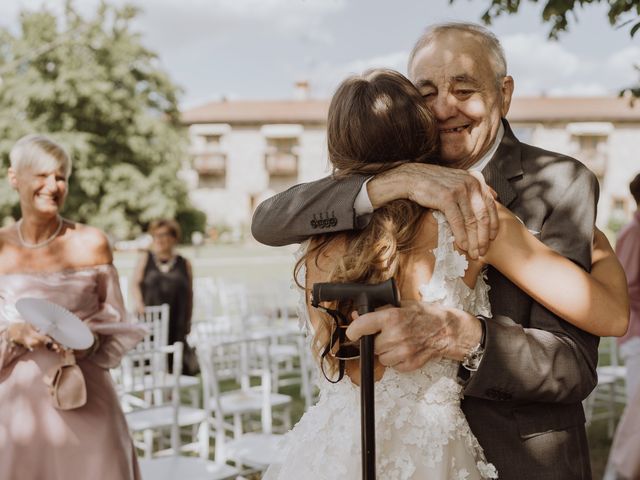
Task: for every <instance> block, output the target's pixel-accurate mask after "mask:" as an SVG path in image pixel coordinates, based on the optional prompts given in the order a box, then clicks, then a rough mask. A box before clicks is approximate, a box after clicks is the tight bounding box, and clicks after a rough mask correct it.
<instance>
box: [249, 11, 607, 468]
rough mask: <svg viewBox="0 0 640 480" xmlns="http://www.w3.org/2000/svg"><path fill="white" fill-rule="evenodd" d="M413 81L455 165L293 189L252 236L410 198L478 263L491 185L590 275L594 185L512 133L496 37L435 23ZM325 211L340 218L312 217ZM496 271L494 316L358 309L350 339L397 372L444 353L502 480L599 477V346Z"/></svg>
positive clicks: (313, 229) (263, 215) (312, 228)
mask: <svg viewBox="0 0 640 480" xmlns="http://www.w3.org/2000/svg"><path fill="white" fill-rule="evenodd" d="M409 76H410V78H411V80H412V81H413V82H414V84H415V85H416V86H417V87H418V89H419V90H420V91H421V92H422V94H423V96H424V98H425V100H426V101H427V103H428V104H429V105H430V106H431V109H432V111H433V113H434V115H435V117H436V119H437V121H438V123H439V126H440V141H441V158H442V164H444V165H446V166H435V165H424V164H407V165H402V166H400V167H397V168H396V169H395V170H391V171H389V172H385V173H384V174H382V175H379V176H376V177H374V178H372V179H367V178H364V177H356V176H354V177H351V178H347V179H345V180H341V181H335V180H333V179H332V178H326V179H322V180H319V181H317V182H313V183H310V184H303V185H298V186H295V187H293V188H291V189H289V190H287V191H286V192H283V193H281V194H279V195H276V196H275V197H273V198H271V199H269V200H267V201H266V202H264V203H263V204H261V205H260V206H259V207H258V209H257V210H256V213H255V215H254V219H253V225H252V230H253V234H254V236H255V238H256V239H258V240H259V241H261V242H263V243H267V244H271V245H283V244H287V243H294V242H297V241H300V240H302V239H305V238H307V237H309V236H311V235H314V234H319V233H324V232H327V231H338V230H345V229H351V228H362V227H364V226H365V225H366V224H367V221H368V217H369V216H370V214H371V212H372V211H373V210H374V209H375V208H376V207H378V206H380V205H383V204H385V203H386V202H389V201H391V200H394V199H397V198H409V199H411V200H414V201H416V202H417V203H420V204H421V205H423V206H425V207H428V208H434V209H438V210H441V211H443V212H444V213H445V215H446V216H447V219H448V220H449V222H450V224H451V226H452V230H453V232H454V235H455V237H456V241H457V243H458V245H459V246H460V247H461V248H462V249H464V250H466V251H467V252H468V255H470V256H471V257H476V256H477V255H482V254H483V253H484V252H485V250H486V247H487V245H488V242H489V240H490V238H493V236H494V235H495V233H496V231H497V227H498V225H497V219H496V214H495V205H494V201H493V197H492V192H491V190H490V189H489V188H488V187H487V184H488V185H489V186H490V187H492V189H493V190H494V191H495V193H496V194H497V198H498V200H499V201H500V202H502V203H503V204H504V205H506V206H507V207H508V208H509V209H510V210H511V211H513V212H514V213H515V214H516V215H518V217H520V218H521V219H522V221H523V222H524V223H525V224H526V225H527V228H529V229H530V230H531V231H532V232H533V233H534V234H536V235H538V236H539V238H540V239H541V240H542V241H543V242H545V243H546V244H547V245H549V246H551V247H552V248H554V249H555V250H557V251H558V252H560V253H562V254H563V255H565V256H567V257H568V258H570V259H572V260H573V261H575V262H576V263H578V264H579V265H581V266H582V267H583V268H585V269H588V268H589V267H590V264H591V238H592V234H593V224H594V219H595V214H596V202H597V196H598V184H597V181H596V179H595V177H594V175H593V174H592V173H591V172H589V171H588V170H587V169H586V168H585V167H584V166H583V165H582V164H581V163H579V162H578V161H576V160H574V159H571V158H568V157H565V156H562V155H559V154H557V153H553V152H547V151H544V150H541V149H538V148H535V147H532V146H530V145H526V144H523V143H521V142H519V141H518V140H517V139H516V138H515V136H514V134H513V132H512V131H511V128H510V127H509V123H508V122H507V121H506V120H505V117H506V115H507V112H508V111H509V106H510V102H511V96H512V93H513V88H514V83H513V79H512V78H511V77H510V76H508V75H507V72H506V61H505V58H504V53H503V50H502V48H501V46H500V44H499V42H498V40H497V39H496V38H495V36H494V35H493V34H491V33H490V32H489V31H487V30H486V29H484V28H483V27H480V26H478V25H474V24H463V23H453V24H442V25H435V26H432V27H431V28H429V29H428V30H427V31H426V33H425V34H424V35H423V36H422V37H421V38H420V39H419V40H418V42H417V44H416V46H415V47H414V49H413V51H412V53H411V56H410V59H409ZM450 167H455V168H450ZM467 170H469V171H467ZM479 172H482V175H480V174H479ZM485 179H486V184H485V182H484V180H485ZM329 212H331V219H332V220H333V221H331V222H317V221H315V222H314V221H313V220H314V218H315V219H317V218H329ZM488 276H489V284H490V286H491V291H490V299H491V305H492V310H493V318H491V319H485V318H477V317H474V316H472V315H470V314H467V313H465V312H463V311H460V310H457V309H452V308H445V307H442V306H436V305H429V304H426V303H424V304H411V305H403V307H401V308H391V309H386V310H382V311H378V312H374V313H371V314H367V315H363V316H362V317H360V318H358V319H357V320H355V321H354V322H352V324H351V326H350V327H349V330H348V332H347V334H348V335H349V337H350V338H352V339H355V338H359V337H360V336H361V335H366V334H373V333H378V335H377V337H376V346H375V349H376V353H377V354H378V355H379V358H380V361H381V362H382V363H383V364H384V365H387V366H392V367H394V368H396V369H398V370H403V371H409V370H413V369H416V368H418V367H420V366H421V365H423V364H424V363H425V362H426V361H428V360H429V359H431V358H434V357H440V356H442V357H446V358H451V359H454V360H458V361H461V362H462V363H461V367H460V373H459V376H460V379H461V381H462V382H464V383H465V391H464V393H465V400H464V401H463V409H464V412H465V414H466V416H467V418H468V420H469V423H470V425H471V428H472V430H473V432H474V433H475V435H476V436H477V438H478V440H479V441H480V444H481V445H482V446H483V447H484V449H485V453H486V455H487V458H488V460H489V461H491V462H493V463H494V464H495V466H496V467H497V469H498V472H499V475H500V478H504V479H510V480H511V479H518V480H519V479H540V480H543V479H544V480H549V479H562V480H569V479H585V478H591V471H590V465H589V452H588V445H587V440H586V433H585V428H584V421H585V419H584V413H583V410H582V405H581V401H582V400H583V399H584V398H585V397H586V396H587V395H588V394H589V392H591V390H592V389H593V388H594V386H595V385H596V373H595V368H596V362H597V349H598V339H597V338H596V337H594V336H592V335H589V334H587V333H585V332H583V331H581V330H579V329H577V328H575V327H573V326H571V325H569V324H568V323H566V322H564V321H563V320H561V319H559V318H558V317H556V316H555V315H554V314H552V313H551V312H549V311H548V310H546V309H545V308H543V307H542V306H540V305H539V304H537V303H535V302H534V301H533V300H532V299H531V298H530V297H528V296H527V295H526V294H525V293H524V292H523V291H521V290H519V289H518V288H517V287H515V286H514V285H513V284H512V283H511V282H509V281H508V280H507V279H506V278H505V277H503V276H502V275H501V274H500V273H499V272H497V271H495V270H493V269H489V272H488Z"/></svg>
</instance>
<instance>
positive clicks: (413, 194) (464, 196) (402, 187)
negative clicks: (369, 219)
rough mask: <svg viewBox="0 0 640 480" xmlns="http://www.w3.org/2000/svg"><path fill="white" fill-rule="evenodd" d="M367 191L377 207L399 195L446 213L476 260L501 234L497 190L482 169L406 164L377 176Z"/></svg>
mask: <svg viewBox="0 0 640 480" xmlns="http://www.w3.org/2000/svg"><path fill="white" fill-rule="evenodd" d="M367 192H368V194H369V198H370V200H371V204H372V205H373V207H374V208H378V207H380V206H382V205H384V204H385V203H388V202H390V201H392V200H396V199H399V198H407V199H409V200H412V201H414V202H416V203H418V204H420V205H422V206H423V207H426V208H432V209H434V210H440V211H441V212H443V213H444V215H445V217H447V220H448V222H449V224H450V225H451V230H452V232H453V235H454V237H455V239H456V244H457V245H458V247H459V248H461V249H462V250H464V251H466V252H467V253H468V255H469V256H470V257H471V258H473V259H476V258H478V256H479V255H484V254H486V253H487V249H488V248H489V242H490V241H491V240H493V239H494V238H495V237H496V235H497V234H498V211H497V209H496V205H495V199H494V197H495V192H494V191H493V190H492V189H491V187H489V186H488V185H487V184H486V183H485V181H484V178H483V177H482V174H480V173H479V172H468V171H466V170H458V169H454V168H449V167H441V166H438V165H430V164H426V163H405V164H403V165H400V166H398V167H396V168H394V169H392V170H389V171H387V172H384V173H381V174H379V175H376V176H375V177H374V178H373V179H372V180H371V181H370V182H369V183H368V184H367Z"/></svg>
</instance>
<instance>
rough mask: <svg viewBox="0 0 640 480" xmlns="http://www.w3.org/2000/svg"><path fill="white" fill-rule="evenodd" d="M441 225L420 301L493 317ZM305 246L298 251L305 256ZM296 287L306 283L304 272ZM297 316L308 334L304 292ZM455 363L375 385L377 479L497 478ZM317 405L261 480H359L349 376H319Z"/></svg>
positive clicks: (356, 415) (481, 284) (356, 408)
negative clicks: (471, 419)
mask: <svg viewBox="0 0 640 480" xmlns="http://www.w3.org/2000/svg"><path fill="white" fill-rule="evenodd" d="M434 216H435V217H436V219H437V220H438V246H437V248H435V249H434V250H433V253H434V256H435V265H434V271H433V275H432V278H431V280H430V281H429V283H427V284H425V285H422V286H421V288H420V293H421V295H422V300H423V301H425V302H433V303H438V304H442V305H446V306H450V307H457V308H461V309H463V310H465V311H467V312H469V313H472V314H477V315H485V316H490V305H489V297H488V290H489V287H488V286H487V284H486V283H485V280H484V278H482V276H480V277H478V280H477V283H476V285H475V288H473V289H472V288H469V287H468V286H467V285H466V284H465V283H464V282H463V280H462V278H463V276H464V273H465V271H466V269H467V266H468V263H467V260H466V258H465V257H464V256H462V255H460V254H459V253H458V252H457V251H456V250H455V248H454V245H453V235H452V233H451V229H450V227H449V225H448V223H447V222H446V220H445V217H444V215H442V214H441V213H439V212H434ZM306 248H307V245H306V244H303V245H302V246H301V248H300V250H299V251H298V253H297V256H298V258H300V257H301V256H302V255H303V254H304V252H305V251H306ZM299 277H300V278H298V281H299V283H300V284H302V285H304V282H305V272H304V269H302V271H301V272H299ZM299 314H300V318H301V323H302V327H303V328H304V329H305V331H306V332H307V333H308V338H312V335H311V334H309V333H310V332H311V331H312V326H311V324H310V321H309V317H308V313H307V306H306V299H305V297H304V292H301V294H300V301H299ZM458 367H459V364H458V363H457V362H454V361H450V360H439V361H431V362H428V363H427V364H425V365H424V366H423V367H422V368H420V369H419V370H416V371H414V372H410V373H400V372H397V371H396V370H394V369H392V368H387V369H386V370H385V372H384V374H383V376H382V378H381V379H380V380H379V381H378V382H376V384H375V402H376V403H375V415H376V473H377V476H378V478H384V479H385V480H408V479H429V480H477V479H493V478H497V471H496V469H495V467H494V466H493V465H492V464H490V463H488V462H487V460H486V458H485V456H484V453H483V451H482V448H481V446H480V445H479V443H478V441H477V440H476V438H475V436H474V435H473V433H472V432H471V430H470V428H469V425H468V423H467V420H466V418H465V416H464V414H463V413H462V410H461V409H460V400H461V398H462V386H461V385H460V384H459V383H458V380H457V372H458ZM316 382H317V384H318V387H319V390H320V398H319V401H318V403H317V404H316V405H315V406H313V407H311V408H310V409H309V411H308V412H307V413H305V414H304V415H303V417H302V418H301V419H300V421H299V422H298V424H297V425H295V427H294V428H293V429H292V430H291V431H290V432H289V433H288V434H287V435H286V436H285V439H284V442H283V449H284V452H285V453H284V458H285V460H284V461H283V462H282V463H281V464H278V465H272V466H271V467H270V468H269V470H268V471H267V473H266V475H265V477H264V479H265V480H294V479H300V478H305V479H313V480H324V479H326V480H329V479H331V480H333V479H336V478H354V479H355V478H360V477H361V449H360V389H359V387H358V386H356V385H355V384H353V383H352V382H351V380H350V379H349V377H347V376H345V378H344V379H343V380H342V381H340V382H339V383H337V384H331V383H329V382H327V381H326V380H325V379H324V378H323V377H322V375H318V374H317V372H316Z"/></svg>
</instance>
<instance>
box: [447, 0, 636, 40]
mask: <svg viewBox="0 0 640 480" xmlns="http://www.w3.org/2000/svg"><path fill="white" fill-rule="evenodd" d="M454 1H455V0H449V3H453V2H454ZM529 2H530V3H541V4H544V7H543V9H542V20H543V21H544V22H545V23H550V24H551V29H550V30H549V38H553V39H557V38H558V35H559V34H560V33H561V32H564V31H566V30H568V29H569V20H568V17H569V15H572V14H573V16H574V18H577V15H576V8H577V7H581V8H584V7H586V6H590V5H594V4H599V3H606V4H607V5H608V6H609V11H608V12H607V17H608V18H609V23H610V24H611V25H612V26H614V27H617V28H619V27H622V26H625V25H630V26H631V28H630V31H629V33H630V35H631V36H632V37H633V36H634V35H635V34H636V32H637V31H638V29H640V0H544V1H542V2H538V0H529ZM521 4H522V1H521V0H491V3H490V5H489V7H488V8H487V10H486V11H485V12H484V14H483V15H482V20H483V21H484V22H485V23H486V24H487V25H490V24H491V21H492V20H493V19H494V18H496V17H499V16H500V15H502V14H503V13H507V14H514V13H518V10H519V9H520V5H521Z"/></svg>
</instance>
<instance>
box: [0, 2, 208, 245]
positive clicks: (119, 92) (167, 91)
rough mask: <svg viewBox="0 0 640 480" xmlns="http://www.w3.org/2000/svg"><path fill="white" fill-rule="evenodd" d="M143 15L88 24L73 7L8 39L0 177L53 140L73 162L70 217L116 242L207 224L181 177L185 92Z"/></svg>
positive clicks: (9, 201)
mask: <svg viewBox="0 0 640 480" xmlns="http://www.w3.org/2000/svg"><path fill="white" fill-rule="evenodd" d="M137 14H138V10H137V9H136V8H135V7H132V6H122V7H116V6H111V5H108V4H107V3H104V2H103V3H102V4H101V5H100V6H99V7H98V9H97V11H96V12H95V15H94V16H92V17H90V18H89V17H83V16H81V15H80V13H79V12H78V11H77V9H76V8H75V7H74V3H73V1H72V0H68V1H67V3H66V5H65V11H64V14H63V15H62V16H60V17H57V16H56V15H54V14H53V13H51V12H50V11H48V10H46V9H45V8H44V7H43V8H42V9H40V10H37V11H27V10H25V11H22V12H21V14H20V30H19V32H18V33H12V32H10V31H9V30H7V29H3V30H0V77H1V80H2V83H0V156H1V157H2V159H3V166H2V171H0V174H3V173H5V171H6V168H7V165H8V153H9V151H10V149H11V147H12V145H13V143H14V142H15V141H16V140H17V139H18V138H20V137H21V136H22V135H25V134H27V133H33V132H38V133H45V134H48V135H50V136H51V137H52V138H54V139H56V140H57V141H59V142H60V143H62V144H63V145H64V146H65V147H66V148H67V149H68V151H69V152H70V154H71V156H72V158H73V173H72V176H71V181H70V191H69V196H68V199H67V203H66V206H65V212H64V214H65V215H66V216H68V217H69V218H71V219H73V220H77V221H81V222H86V223H89V224H92V225H95V226H98V227H100V228H103V229H104V230H106V231H107V232H108V233H110V234H111V235H113V236H114V237H116V238H126V237H131V236H133V235H136V234H138V233H140V231H141V230H142V228H143V227H144V226H145V225H146V224H147V223H148V222H149V221H151V220H152V219H154V218H157V217H178V218H188V219H190V221H191V223H193V219H197V222H196V224H195V225H189V226H187V227H188V228H187V231H186V232H185V233H186V234H187V235H189V233H190V232H189V230H192V229H194V228H198V229H202V228H203V225H202V216H201V215H198V214H197V212H195V211H194V209H193V208H192V207H191V206H190V205H189V202H188V197H187V191H186V187H185V186H184V184H183V183H182V182H181V181H180V180H179V179H178V178H177V172H178V170H179V168H180V165H181V161H182V159H183V158H184V156H185V154H186V146H187V140H186V135H185V132H184V131H183V130H182V129H181V127H180V124H179V111H178V102H177V96H178V94H179V89H178V88H177V87H176V86H175V85H174V84H173V83H172V81H171V80H170V78H169V77H168V76H167V74H166V73H165V72H164V71H163V70H162V68H161V66H160V64H159V61H158V58H157V56H156V54H155V53H153V52H151V51H149V50H148V49H146V48H145V47H144V46H143V45H142V42H141V39H140V36H139V35H138V34H137V33H136V32H134V31H133V29H132V27H131V22H132V20H133V19H134V18H135V16H136V15H137ZM9 215H10V216H13V217H14V218H15V217H17V216H18V215H19V212H18V206H17V198H16V196H15V194H14V193H13V192H11V190H10V189H9V187H8V185H7V183H6V182H2V183H0V218H4V217H6V216H9ZM186 238H189V237H188V236H187V237H186Z"/></svg>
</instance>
